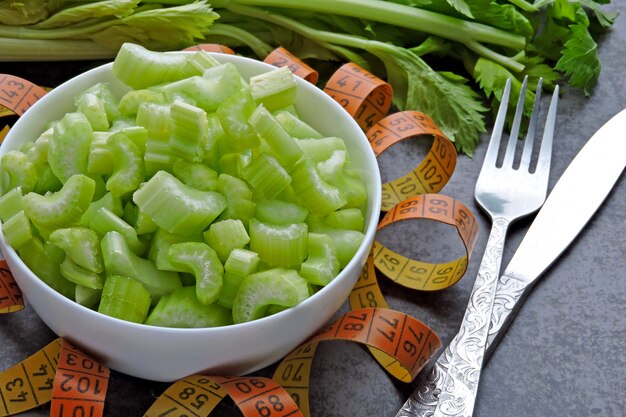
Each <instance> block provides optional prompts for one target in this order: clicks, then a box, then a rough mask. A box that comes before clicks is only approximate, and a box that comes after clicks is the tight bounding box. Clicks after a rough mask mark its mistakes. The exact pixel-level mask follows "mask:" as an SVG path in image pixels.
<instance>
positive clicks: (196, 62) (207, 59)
mask: <svg viewBox="0 0 626 417" xmlns="http://www.w3.org/2000/svg"><path fill="white" fill-rule="evenodd" d="M219 65H220V62H219V61H218V60H217V59H215V58H213V56H212V55H211V54H209V53H208V52H206V51H197V52H194V53H193V54H190V55H189V59H188V60H187V63H185V68H184V70H185V72H186V73H187V76H189V77H191V76H194V75H202V74H204V72H205V71H206V70H208V69H210V68H213V67H217V66H219Z"/></svg>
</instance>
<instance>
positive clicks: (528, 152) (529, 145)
mask: <svg viewBox="0 0 626 417" xmlns="http://www.w3.org/2000/svg"><path fill="white" fill-rule="evenodd" d="M542 83H543V79H542V78H539V81H538V82H537V89H536V90H535V102H534V103H533V112H532V113H531V115H530V121H529V122H528V132H526V138H525V139H524V150H523V152H522V159H521V160H520V164H519V169H528V168H529V167H530V158H531V156H532V153H533V142H534V141H535V131H536V129H537V117H538V115H537V114H538V112H539V102H540V101H541V86H542Z"/></svg>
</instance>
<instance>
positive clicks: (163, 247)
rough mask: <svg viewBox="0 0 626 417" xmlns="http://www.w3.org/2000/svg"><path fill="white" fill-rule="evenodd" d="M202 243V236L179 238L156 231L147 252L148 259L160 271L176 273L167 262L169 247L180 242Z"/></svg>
mask: <svg viewBox="0 0 626 417" xmlns="http://www.w3.org/2000/svg"><path fill="white" fill-rule="evenodd" d="M189 241H194V242H203V241H204V239H203V238H202V235H201V234H200V235H197V236H181V235H175V234H173V233H169V232H168V231H166V230H163V229H157V231H156V232H155V233H154V236H153V237H152V241H151V242H150V249H149V251H148V259H150V260H151V261H152V262H154V263H155V264H156V267H157V268H158V269H160V270H162V271H178V268H176V267H175V266H174V265H172V263H171V262H170V260H169V257H168V253H169V250H170V246H172V245H173V244H175V243H182V242H189Z"/></svg>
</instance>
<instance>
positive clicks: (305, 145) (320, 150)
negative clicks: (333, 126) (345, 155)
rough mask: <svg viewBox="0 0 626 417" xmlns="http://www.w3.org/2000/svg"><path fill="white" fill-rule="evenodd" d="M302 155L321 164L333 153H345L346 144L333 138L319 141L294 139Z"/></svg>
mask: <svg viewBox="0 0 626 417" xmlns="http://www.w3.org/2000/svg"><path fill="white" fill-rule="evenodd" d="M296 143H297V144H298V146H300V149H302V151H303V152H304V155H305V156H306V157H307V158H309V159H310V160H312V161H313V162H322V161H325V160H327V159H328V158H330V156H331V155H332V154H333V152H334V151H345V150H346V144H345V142H344V141H343V139H341V138H336V137H333V136H330V137H324V138H320V139H296Z"/></svg>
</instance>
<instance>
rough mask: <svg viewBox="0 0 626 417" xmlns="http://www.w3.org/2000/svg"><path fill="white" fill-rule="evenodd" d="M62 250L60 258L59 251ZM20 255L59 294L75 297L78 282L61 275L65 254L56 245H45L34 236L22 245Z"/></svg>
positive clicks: (70, 297)
mask: <svg viewBox="0 0 626 417" xmlns="http://www.w3.org/2000/svg"><path fill="white" fill-rule="evenodd" d="M59 251H60V258H59V256H57V255H58V252H59ZM17 253H18V255H20V258H21V259H22V261H24V263H25V264H26V266H28V268H30V270H31V271H33V273H34V274H35V275H37V277H39V279H41V280H42V281H43V282H45V283H46V284H47V285H48V286H49V287H50V288H52V289H54V290H55V291H57V292H58V293H59V294H61V295H63V296H65V297H67V298H69V299H74V290H75V287H76V284H74V283H73V282H70V281H68V280H67V279H65V277H63V275H61V270H60V264H61V262H62V261H63V257H64V256H65V254H64V253H63V251H62V250H60V249H59V248H57V247H55V246H54V245H44V244H43V243H42V242H41V240H39V239H38V238H33V239H31V240H29V241H28V243H26V244H25V245H24V246H22V247H21V248H20V249H19V250H18V251H17Z"/></svg>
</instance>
